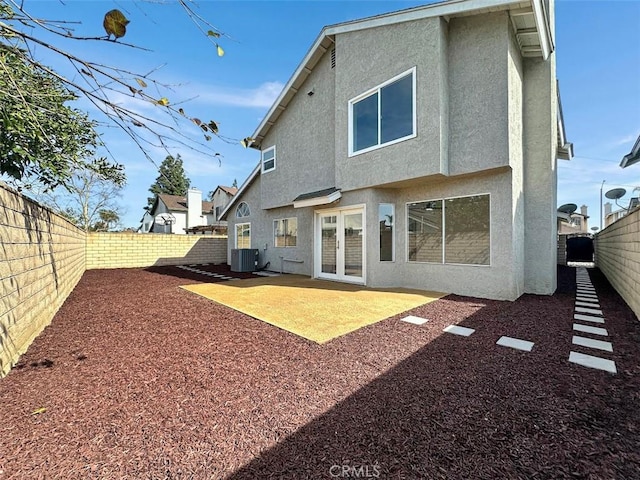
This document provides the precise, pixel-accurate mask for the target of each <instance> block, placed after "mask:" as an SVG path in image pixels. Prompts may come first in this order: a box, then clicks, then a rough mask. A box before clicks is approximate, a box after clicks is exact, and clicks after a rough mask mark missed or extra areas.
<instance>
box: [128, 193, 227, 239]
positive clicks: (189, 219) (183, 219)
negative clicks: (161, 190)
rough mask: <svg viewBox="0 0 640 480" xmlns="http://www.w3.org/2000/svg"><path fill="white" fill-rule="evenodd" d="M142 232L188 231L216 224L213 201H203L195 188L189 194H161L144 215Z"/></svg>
mask: <svg viewBox="0 0 640 480" xmlns="http://www.w3.org/2000/svg"><path fill="white" fill-rule="evenodd" d="M141 222H142V226H141V228H140V231H141V232H142V233H180V234H185V233H187V229H193V228H194V227H202V226H206V225H214V224H215V222H216V220H215V215H214V213H213V202H203V201H202V192H201V191H200V190H197V189H195V188H190V189H189V190H188V191H187V196H186V197H182V196H180V195H167V194H160V195H158V196H157V197H156V199H155V201H154V202H153V206H152V207H151V208H150V209H149V210H148V211H147V212H145V214H144V216H143V217H142V220H141Z"/></svg>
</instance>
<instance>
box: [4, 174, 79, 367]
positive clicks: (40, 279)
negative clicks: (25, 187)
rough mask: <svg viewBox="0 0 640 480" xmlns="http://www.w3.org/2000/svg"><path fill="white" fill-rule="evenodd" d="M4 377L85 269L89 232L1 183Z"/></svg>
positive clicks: (48, 320) (44, 325)
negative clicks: (86, 243) (87, 233)
mask: <svg viewBox="0 0 640 480" xmlns="http://www.w3.org/2000/svg"><path fill="white" fill-rule="evenodd" d="M0 247H1V248H2V252H3V254H2V256H0V377H3V376H4V375H6V374H7V373H8V372H9V370H10V369H11V367H12V366H13V365H14V364H15V363H16V362H17V361H18V358H19V357H20V355H22V354H23V353H24V352H25V351H26V350H27V348H28V347H29V345H30V344H31V342H32V341H33V339H35V337H37V336H38V335H39V334H40V332H41V331H42V330H43V329H44V328H45V327H46V326H47V325H49V323H51V320H52V319H53V316H54V315H55V313H56V312H57V311H58V309H59V308H60V306H61V305H62V304H63V303H64V301H65V300H66V298H67V296H68V295H69V294H70V293H71V291H72V290H73V289H74V287H75V286H76V284H77V283H78V281H80V278H81V277H82V274H83V273H84V270H85V234H84V232H83V231H81V230H80V229H78V228H77V227H76V226H75V225H73V224H71V223H70V222H69V221H68V220H66V219H64V218H62V217H60V216H58V215H56V214H55V213H53V212H52V211H51V210H49V209H47V208H45V207H43V206H41V205H39V204H38V203H36V202H33V201H32V200H30V199H29V198H27V197H25V196H23V195H21V194H19V193H17V192H15V191H13V190H12V189H10V188H8V187H6V186H5V185H4V184H2V183H0Z"/></svg>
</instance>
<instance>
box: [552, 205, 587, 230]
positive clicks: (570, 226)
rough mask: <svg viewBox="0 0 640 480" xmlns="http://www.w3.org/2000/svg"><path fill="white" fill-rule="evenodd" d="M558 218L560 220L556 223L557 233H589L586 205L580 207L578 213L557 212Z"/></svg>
mask: <svg viewBox="0 0 640 480" xmlns="http://www.w3.org/2000/svg"><path fill="white" fill-rule="evenodd" d="M558 218H559V219H560V218H562V221H561V222H559V223H558V235H570V234H573V233H590V232H589V215H587V206H586V205H582V206H581V207H580V213H577V212H576V213H572V214H570V215H568V214H564V215H562V214H561V213H560V212H559V213H558Z"/></svg>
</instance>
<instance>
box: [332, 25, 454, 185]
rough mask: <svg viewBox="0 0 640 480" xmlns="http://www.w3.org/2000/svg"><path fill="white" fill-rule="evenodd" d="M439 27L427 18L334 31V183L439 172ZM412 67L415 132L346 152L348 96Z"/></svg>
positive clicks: (442, 70) (442, 72)
mask: <svg viewBox="0 0 640 480" xmlns="http://www.w3.org/2000/svg"><path fill="white" fill-rule="evenodd" d="M443 29H446V23H445V22H444V21H441V20H440V19H439V18H429V19H424V20H419V21H414V22H407V23H403V24H399V25H391V26H387V27H383V28H372V29H368V30H363V31H357V32H351V33H346V34H343V35H338V36H337V37H336V56H337V67H336V112H335V124H336V146H335V150H336V160H335V161H336V185H337V186H338V187H340V188H342V189H343V190H352V189H357V188H364V187H371V186H375V185H379V184H381V183H388V182H395V181H402V180H406V179H411V178H416V177H423V176H427V175H433V174H437V173H440V172H441V142H442V141H443V140H442V138H443V136H442V135H441V128H442V125H443V124H444V125H446V115H447V113H446V111H444V110H443V108H444V107H443V105H444V104H446V103H445V102H446V94H445V92H443V91H442V89H443V88H445V87H446V81H445V80H444V79H443V77H446V58H444V55H445V53H446V45H445V44H444V42H446V34H445V33H443ZM408 39H410V40H408ZM407 45H410V46H411V47H410V48H407ZM413 67H416V91H417V98H416V104H417V107H416V112H417V136H416V137H415V138H413V139H409V140H405V141H402V142H400V143H397V144H395V145H389V146H386V147H383V148H379V149H376V150H373V151H370V152H367V153H362V154H359V155H354V156H352V157H349V156H348V155H349V153H348V146H349V145H348V135H349V123H348V118H349V101H350V100H352V99H353V98H355V97H357V96H358V95H361V94H363V93H365V92H366V91H368V90H370V89H372V88H375V87H377V86H379V85H380V84H382V83H384V82H386V81H388V80H390V79H391V78H393V77H395V76H396V75H399V74H401V73H403V72H406V71H407V70H409V69H411V68H413ZM443 97H445V98H444V100H443ZM443 116H444V117H445V118H443V120H442V122H441V118H442V117H443ZM444 137H445V138H446V135H444Z"/></svg>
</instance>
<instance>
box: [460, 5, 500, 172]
mask: <svg viewBox="0 0 640 480" xmlns="http://www.w3.org/2000/svg"><path fill="white" fill-rule="evenodd" d="M508 44H509V17H508V14H507V13H505V12H499V13H493V14H488V15H477V16H472V17H462V18H454V19H452V20H451V22H450V23H449V57H448V60H449V91H450V98H449V172H450V174H451V175H458V174H463V173H471V172H477V171H481V170H485V169H489V168H495V167H499V166H505V165H508V164H509V144H508V139H509V137H508V120H509V115H508V97H507V95H505V93H506V92H507V90H508V68H507V65H508V62H507V60H508Z"/></svg>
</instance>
